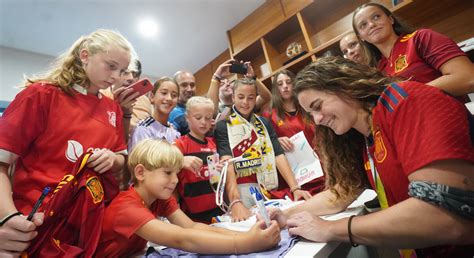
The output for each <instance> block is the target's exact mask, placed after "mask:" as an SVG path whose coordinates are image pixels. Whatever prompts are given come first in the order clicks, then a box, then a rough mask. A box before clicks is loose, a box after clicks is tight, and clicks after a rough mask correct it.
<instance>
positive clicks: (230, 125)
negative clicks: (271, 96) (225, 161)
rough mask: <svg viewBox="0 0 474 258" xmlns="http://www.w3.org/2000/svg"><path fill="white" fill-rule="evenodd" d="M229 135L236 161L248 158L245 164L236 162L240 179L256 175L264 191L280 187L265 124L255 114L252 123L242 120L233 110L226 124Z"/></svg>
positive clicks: (273, 154) (244, 161) (236, 169)
mask: <svg viewBox="0 0 474 258" xmlns="http://www.w3.org/2000/svg"><path fill="white" fill-rule="evenodd" d="M227 135H228V137H229V145H230V148H231V150H232V155H233V157H234V158H235V157H239V156H242V155H244V154H245V156H246V158H245V159H244V160H242V161H236V162H234V169H235V171H236V175H237V177H245V176H249V175H252V174H256V175H257V180H258V183H259V184H260V185H263V186H264V187H265V189H267V190H272V189H275V188H277V187H278V175H277V170H276V167H275V152H274V150H273V145H272V141H271V139H270V135H269V134H268V131H267V128H265V125H264V124H263V122H262V120H261V119H260V118H259V117H258V116H257V115H255V114H252V115H251V117H250V121H247V120H246V119H245V118H243V117H242V116H241V115H240V114H239V113H238V112H237V111H236V110H235V107H234V106H232V110H231V114H230V115H229V119H228V121H227Z"/></svg>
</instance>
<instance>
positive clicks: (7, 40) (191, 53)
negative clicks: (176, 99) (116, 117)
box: [0, 0, 264, 77]
mask: <svg viewBox="0 0 474 258" xmlns="http://www.w3.org/2000/svg"><path fill="white" fill-rule="evenodd" d="M263 2H264V0H135V1H134V0H0V26H1V33H0V45H3V46H6V47H12V48H16V49H21V50H26V51H31V52H36V53H40V54H46V55H51V56H57V55H59V54H60V53H62V52H63V51H65V50H67V49H68V48H69V46H71V45H72V43H73V42H74V41H75V40H76V39H77V38H79V36H81V35H85V34H89V33H90V32H92V31H94V30H95V29H97V28H108V29H116V30H118V31H120V32H121V33H122V34H123V35H124V36H125V37H127V39H128V40H129V41H130V42H131V43H132V44H133V45H134V47H135V50H136V52H137V53H138V55H139V57H140V60H141V61H142V64H143V72H144V74H147V75H149V76H153V77H159V76H163V75H169V76H171V75H173V73H174V72H176V71H178V70H183V69H186V70H190V71H191V72H196V71H198V70H199V69H200V68H201V67H203V66H204V65H206V64H207V63H209V61H211V60H212V59H214V58H215V57H216V56H217V55H218V54H220V53H221V52H222V51H224V50H225V49H226V48H227V47H228V43H227V36H226V31H227V30H229V29H231V28H232V27H234V26H235V25H236V24H237V23H239V22H240V21H241V20H242V19H244V18H245V17H246V16H248V15H249V14H250V13H251V12H252V11H253V10H255V9H256V8H257V7H258V6H260V5H261V4H263ZM143 17H152V18H153V19H155V20H156V22H157V23H158V27H159V32H158V35H157V36H156V37H154V38H145V37H142V36H141V35H140V34H139V32H138V29H137V23H138V22H139V20H140V18H143Z"/></svg>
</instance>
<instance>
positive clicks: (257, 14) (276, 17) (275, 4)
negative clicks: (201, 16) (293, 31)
mask: <svg viewBox="0 0 474 258" xmlns="http://www.w3.org/2000/svg"><path fill="white" fill-rule="evenodd" d="M284 20H285V15H284V13H283V10H282V8H281V4H280V1H279V0H268V1H266V2H265V3H264V4H262V5H261V6H260V7H259V8H257V9H256V10H255V11H254V12H252V13H251V14H250V15H249V16H247V17H246V18H245V19H244V20H242V21H241V22H240V23H239V24H237V25H236V26H235V27H234V28H232V29H231V30H230V31H229V37H230V39H231V41H232V44H231V45H232V48H233V49H232V53H233V54H234V55H235V54H236V53H239V52H241V51H242V50H243V49H244V48H246V47H248V46H249V45H251V44H253V43H254V42H256V41H260V38H261V37H263V35H265V34H267V33H268V32H269V31H271V30H273V29H274V28H275V27H276V26H278V24H280V23H281V22H283V21H284ZM259 43H260V42H259Z"/></svg>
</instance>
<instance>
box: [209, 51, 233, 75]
mask: <svg viewBox="0 0 474 258" xmlns="http://www.w3.org/2000/svg"><path fill="white" fill-rule="evenodd" d="M229 59H230V53H229V50H228V49H226V50H224V52H222V53H221V54H220V55H218V56H217V57H216V58H214V60H212V61H211V68H212V72H213V73H214V72H215V71H216V70H217V67H219V65H221V64H222V63H224V62H225V61H227V60H229Z"/></svg>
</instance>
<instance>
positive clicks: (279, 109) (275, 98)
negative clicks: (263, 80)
mask: <svg viewBox="0 0 474 258" xmlns="http://www.w3.org/2000/svg"><path fill="white" fill-rule="evenodd" d="M280 74H284V75H286V76H288V77H289V78H290V80H291V84H292V85H293V86H294V83H295V74H294V73H293V72H291V71H289V70H281V71H279V72H277V73H276V74H275V75H273V78H272V108H275V109H276V113H277V118H278V120H282V119H283V118H284V117H285V109H284V108H283V99H282V98H281V94H280V90H279V89H278V81H277V79H278V76H279V75H280ZM293 93H294V91H293ZM291 99H292V101H293V103H294V104H295V107H296V110H297V111H300V109H301V108H300V106H299V105H298V99H297V98H296V95H295V94H293V96H292V98H291Z"/></svg>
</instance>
